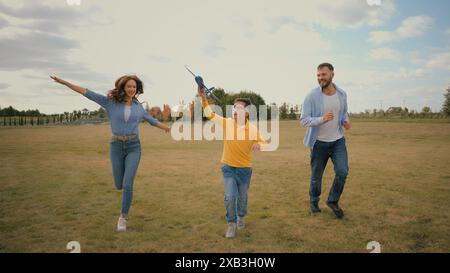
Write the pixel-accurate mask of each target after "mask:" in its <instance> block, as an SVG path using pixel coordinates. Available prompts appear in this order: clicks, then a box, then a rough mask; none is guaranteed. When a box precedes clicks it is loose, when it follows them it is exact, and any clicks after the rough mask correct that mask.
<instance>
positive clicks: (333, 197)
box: [309, 137, 349, 204]
mask: <svg viewBox="0 0 450 273" xmlns="http://www.w3.org/2000/svg"><path fill="white" fill-rule="evenodd" d="M329 158H331V161H332V162H333V165H334V172H335V177H334V181H333V186H331V189H330V193H329V195H328V200H327V202H330V203H337V202H339V199H340V197H341V194H342V192H343V191H344V185H345V180H346V178H347V175H348V169H349V167H348V155H347V148H346V146H345V138H344V137H342V138H340V139H338V140H336V141H333V142H323V141H320V140H316V143H315V144H314V147H313V149H312V150H311V181H310V187H309V196H310V201H311V203H316V204H317V203H318V202H319V199H320V193H321V191H322V175H323V172H324V171H325V167H326V166H327V162H328V159H329Z"/></svg>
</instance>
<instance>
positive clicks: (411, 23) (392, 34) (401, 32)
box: [369, 15, 433, 44]
mask: <svg viewBox="0 0 450 273" xmlns="http://www.w3.org/2000/svg"><path fill="white" fill-rule="evenodd" d="M432 23H433V18H431V17H429V16H425V15H420V16H413V17H408V18H406V19H405V20H403V21H402V23H401V24H400V26H399V27H398V28H397V29H396V30H394V31H373V32H371V33H370V34H369V42H371V43H374V44H383V43H390V42H398V41H401V40H403V39H408V38H415V37H419V36H422V35H423V34H424V33H425V32H426V31H427V30H429V29H430V28H431V25H432Z"/></svg>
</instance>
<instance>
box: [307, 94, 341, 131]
mask: <svg viewBox="0 0 450 273" xmlns="http://www.w3.org/2000/svg"><path fill="white" fill-rule="evenodd" d="M333 118H334V117H333V113H332V112H327V113H325V114H324V115H323V117H313V116H312V101H311V99H310V98H309V96H306V98H305V101H304V102H303V107H302V113H301V115H300V123H301V124H302V126H303V127H318V126H320V125H322V124H324V123H325V122H327V121H330V120H332V119H333Z"/></svg>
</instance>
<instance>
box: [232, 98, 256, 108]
mask: <svg viewBox="0 0 450 273" xmlns="http://www.w3.org/2000/svg"><path fill="white" fill-rule="evenodd" d="M236 102H243V103H245V107H247V106H249V105H250V104H252V103H251V101H250V99H248V98H236V99H235V100H234V103H236Z"/></svg>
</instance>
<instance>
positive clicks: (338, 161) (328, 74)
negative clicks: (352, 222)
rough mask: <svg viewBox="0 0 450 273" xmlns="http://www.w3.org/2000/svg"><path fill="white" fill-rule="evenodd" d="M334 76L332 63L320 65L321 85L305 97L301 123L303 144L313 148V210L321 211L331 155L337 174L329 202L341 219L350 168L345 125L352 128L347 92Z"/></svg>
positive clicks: (314, 211)
mask: <svg viewBox="0 0 450 273" xmlns="http://www.w3.org/2000/svg"><path fill="white" fill-rule="evenodd" d="M333 77H334V67H333V65H331V64H329V63H322V64H320V65H319V66H318V67H317V81H318V82H319V85H320V86H319V87H317V88H315V89H313V90H312V91H311V92H310V93H309V94H308V95H307V96H306V98H305V101H304V103H303V108H302V114H301V117H300V122H301V124H302V126H303V127H306V128H307V130H306V135H305V138H304V141H303V143H304V144H305V146H306V147H308V148H310V150H311V181H310V188H309V196H310V208H311V212H312V213H318V212H321V210H320V208H319V200H320V194H321V186H322V175H323V172H324V170H325V167H326V165H327V162H328V159H329V158H331V161H332V162H333V165H334V171H335V177H334V181H333V185H332V187H331V190H330V193H329V195H328V200H327V205H328V207H330V208H331V209H332V210H333V212H334V214H335V215H336V217H337V218H338V219H341V218H342V217H344V211H343V210H342V209H341V208H340V207H339V204H338V203H339V199H340V197H341V194H342V192H343V190H344V184H345V180H346V178H347V174H348V170H349V167H348V155H347V148H346V146H345V138H344V130H343V128H345V129H347V130H348V129H350V121H349V118H348V113H347V95H346V93H345V92H344V90H342V89H341V88H339V87H337V86H336V85H335V84H334V83H333Z"/></svg>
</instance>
